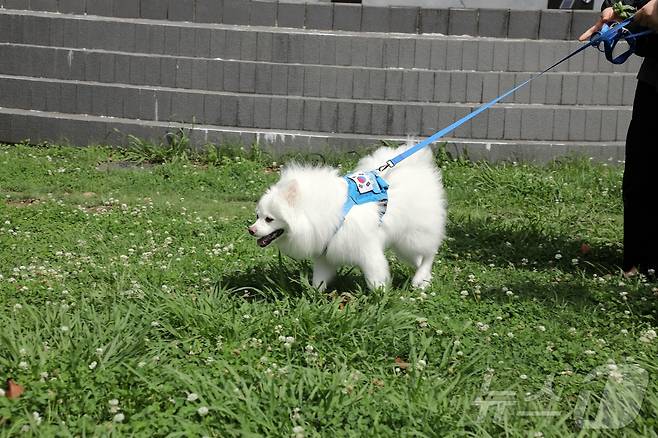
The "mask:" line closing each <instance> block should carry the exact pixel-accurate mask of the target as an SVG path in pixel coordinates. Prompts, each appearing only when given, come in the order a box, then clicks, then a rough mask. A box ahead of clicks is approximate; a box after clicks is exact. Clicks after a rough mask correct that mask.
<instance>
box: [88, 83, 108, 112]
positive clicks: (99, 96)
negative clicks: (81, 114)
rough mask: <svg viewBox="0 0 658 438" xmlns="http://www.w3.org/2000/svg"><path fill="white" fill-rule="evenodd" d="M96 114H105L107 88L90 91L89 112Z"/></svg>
mask: <svg viewBox="0 0 658 438" xmlns="http://www.w3.org/2000/svg"><path fill="white" fill-rule="evenodd" d="M90 114H93V115H96V116H103V115H105V114H107V90H103V89H96V90H94V91H93V92H92V93H91V113H90Z"/></svg>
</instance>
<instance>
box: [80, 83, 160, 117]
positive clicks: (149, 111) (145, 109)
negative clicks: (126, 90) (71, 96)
mask: <svg viewBox="0 0 658 438" xmlns="http://www.w3.org/2000/svg"><path fill="white" fill-rule="evenodd" d="M79 91H80V89H79V88H78V93H79ZM138 118H139V119H141V120H153V119H155V91H154V90H140V91H139V117H138Z"/></svg>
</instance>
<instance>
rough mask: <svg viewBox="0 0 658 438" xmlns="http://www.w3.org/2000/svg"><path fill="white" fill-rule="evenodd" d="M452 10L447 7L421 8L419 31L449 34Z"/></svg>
mask: <svg viewBox="0 0 658 438" xmlns="http://www.w3.org/2000/svg"><path fill="white" fill-rule="evenodd" d="M449 20H450V12H449V11H448V10H447V9H421V10H420V14H419V24H418V27H419V29H418V31H419V33H438V34H442V35H447V34H448V23H449Z"/></svg>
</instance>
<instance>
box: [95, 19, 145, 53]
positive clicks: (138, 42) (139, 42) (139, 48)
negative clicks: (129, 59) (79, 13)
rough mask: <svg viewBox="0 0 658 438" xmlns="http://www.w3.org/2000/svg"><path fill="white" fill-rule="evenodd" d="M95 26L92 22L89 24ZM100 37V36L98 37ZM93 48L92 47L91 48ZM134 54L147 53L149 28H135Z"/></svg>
mask: <svg viewBox="0 0 658 438" xmlns="http://www.w3.org/2000/svg"><path fill="white" fill-rule="evenodd" d="M90 23H92V24H95V23H93V22H90ZM98 36H99V37H102V35H98ZM92 47H93V46H92ZM135 52H137V53H149V52H150V50H149V26H136V27H135Z"/></svg>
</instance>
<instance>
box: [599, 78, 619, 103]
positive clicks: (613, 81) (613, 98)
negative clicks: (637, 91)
mask: <svg viewBox="0 0 658 438" xmlns="http://www.w3.org/2000/svg"><path fill="white" fill-rule="evenodd" d="M602 91H603V90H598V92H599V93H600V92H602ZM605 91H607V93H608V100H607V104H608V105H621V104H622V102H623V98H622V96H623V94H624V77H623V76H619V75H611V76H610V77H609V78H608V88H607V89H606V90H605Z"/></svg>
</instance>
